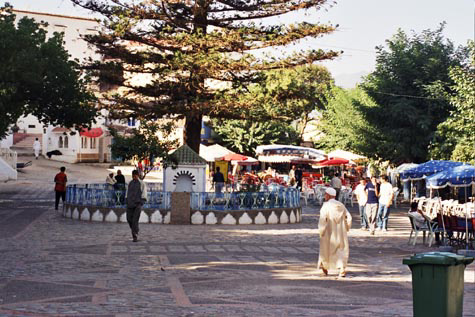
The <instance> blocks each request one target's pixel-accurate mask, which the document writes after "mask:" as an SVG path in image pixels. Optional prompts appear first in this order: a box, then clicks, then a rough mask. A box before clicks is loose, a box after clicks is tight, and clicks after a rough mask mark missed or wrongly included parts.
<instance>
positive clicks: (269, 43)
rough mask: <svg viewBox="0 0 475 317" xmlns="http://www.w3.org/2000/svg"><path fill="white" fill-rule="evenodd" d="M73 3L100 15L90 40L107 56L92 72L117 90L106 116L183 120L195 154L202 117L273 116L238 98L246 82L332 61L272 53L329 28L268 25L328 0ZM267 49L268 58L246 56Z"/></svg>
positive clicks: (317, 54) (319, 54)
mask: <svg viewBox="0 0 475 317" xmlns="http://www.w3.org/2000/svg"><path fill="white" fill-rule="evenodd" d="M72 1H73V2H74V3H76V4H78V5H80V6H83V7H85V8H87V9H90V10H93V11H95V12H98V13H101V14H103V15H104V17H105V20H104V27H105V31H104V32H103V33H101V34H99V35H98V36H90V37H89V38H88V40H89V41H90V42H91V43H92V44H94V45H95V46H96V47H97V49H98V51H99V53H101V54H103V55H104V56H106V57H107V59H106V60H105V61H104V62H98V63H95V64H92V65H90V66H91V68H92V69H95V70H97V73H96V75H98V76H99V79H100V80H102V81H103V82H107V83H109V84H112V85H115V86H118V87H120V88H121V90H122V93H121V94H116V95H113V96H112V95H111V96H110V98H109V100H110V101H112V103H107V104H108V105H109V107H108V109H109V110H110V111H111V115H113V116H114V117H116V118H126V117H130V116H131V114H132V115H133V116H135V117H136V118H138V119H142V118H147V119H158V118H162V117H164V116H165V117H166V116H173V117H174V118H184V119H185V133H184V139H185V142H186V143H187V144H188V145H189V146H190V147H191V148H192V149H193V150H195V151H196V152H198V151H199V143H200V130H201V121H202V118H203V115H206V116H209V117H211V118H227V119H250V118H252V119H253V120H261V121H265V120H267V119H271V118H274V117H273V116H272V115H271V114H268V113H266V112H265V111H264V110H263V109H262V105H261V104H259V103H257V102H256V100H255V99H252V98H247V99H245V98H240V96H241V95H242V94H243V93H245V92H247V91H248V90H247V86H248V85H249V84H250V83H256V82H259V81H262V80H263V77H262V76H261V75H260V72H261V71H266V70H272V69H282V68H291V67H295V66H298V65H305V64H311V63H313V62H314V61H319V60H325V59H330V58H333V57H335V56H337V55H338V53H336V52H332V51H329V52H324V51H322V50H320V49H317V50H309V51H296V52H294V53H293V54H280V52H279V51H278V49H279V48H280V49H282V48H283V47H286V46H289V45H291V44H294V43H296V42H298V41H300V40H302V39H304V38H309V37H310V38H311V37H318V36H322V35H324V34H328V33H330V32H332V31H333V30H334V27H333V26H329V25H322V24H312V23H306V22H302V23H298V24H287V25H273V24H269V23H267V21H269V19H268V18H272V17H278V16H283V15H285V14H287V13H291V12H295V11H298V10H306V9H310V8H320V7H321V6H323V5H324V4H325V3H326V2H327V0H295V1H281V0H279V1H275V0H256V1H244V0H243V1H240V0H233V1H228V0H189V1H175V0H173V1H172V0H170V1H167V0H161V1H158V0H151V1H142V2H139V1H137V2H129V1H115V0H110V1H106V0H104V1H99V0H72ZM274 21H275V20H274ZM264 22H265V23H264ZM265 50H267V51H268V52H271V53H270V54H260V55H256V54H251V53H252V52H255V51H259V52H261V53H262V52H263V51H265ZM137 75H138V76H143V75H146V76H143V77H142V78H145V77H146V79H147V80H146V81H143V82H141V83H138V82H136V81H134V80H131V78H133V77H134V76H137ZM216 84H219V85H216Z"/></svg>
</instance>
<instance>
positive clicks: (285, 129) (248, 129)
mask: <svg viewBox="0 0 475 317" xmlns="http://www.w3.org/2000/svg"><path fill="white" fill-rule="evenodd" d="M212 128H213V130H214V131H215V132H216V134H218V136H219V138H220V142H219V143H222V144H223V145H224V146H226V147H228V148H229V149H231V150H233V151H235V152H237V153H242V154H245V155H249V156H254V155H255V150H256V147H257V146H258V145H264V144H298V140H299V137H298V133H297V131H296V130H295V129H294V128H293V127H292V126H290V125H289V124H287V123H284V122H258V121H250V120H225V121H220V120H219V119H214V120H213V121H212Z"/></svg>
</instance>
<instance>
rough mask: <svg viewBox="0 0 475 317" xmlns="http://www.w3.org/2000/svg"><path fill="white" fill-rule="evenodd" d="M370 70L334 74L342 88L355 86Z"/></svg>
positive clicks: (337, 83) (336, 81)
mask: <svg viewBox="0 0 475 317" xmlns="http://www.w3.org/2000/svg"><path fill="white" fill-rule="evenodd" d="M368 74H369V72H365V71H361V72H357V73H350V74H337V75H333V77H334V78H335V83H336V85H337V86H340V87H342V88H354V87H355V86H356V84H359V83H360V82H361V80H362V77H363V76H366V75H368Z"/></svg>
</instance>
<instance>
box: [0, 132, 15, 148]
mask: <svg viewBox="0 0 475 317" xmlns="http://www.w3.org/2000/svg"><path fill="white" fill-rule="evenodd" d="M12 145H13V134H9V135H7V136H6V137H4V138H3V139H1V140H0V148H7V149H9V148H10V146H12Z"/></svg>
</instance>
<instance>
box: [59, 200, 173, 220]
mask: <svg viewBox="0 0 475 317" xmlns="http://www.w3.org/2000/svg"><path fill="white" fill-rule="evenodd" d="M62 214H63V217H66V218H70V219H76V220H83V221H99V222H125V223H127V216H126V209H125V208H104V207H96V206H76V205H71V204H65V205H64V208H63V211H62ZM170 215H171V213H170V210H158V209H151V208H144V209H142V213H141V214H140V219H139V222H140V223H163V224H169V223H170Z"/></svg>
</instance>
